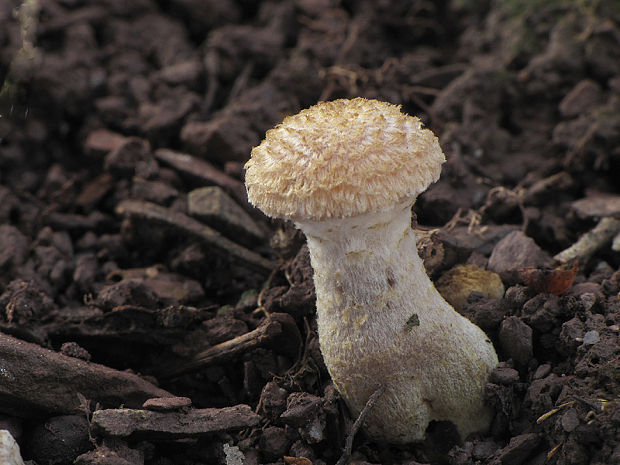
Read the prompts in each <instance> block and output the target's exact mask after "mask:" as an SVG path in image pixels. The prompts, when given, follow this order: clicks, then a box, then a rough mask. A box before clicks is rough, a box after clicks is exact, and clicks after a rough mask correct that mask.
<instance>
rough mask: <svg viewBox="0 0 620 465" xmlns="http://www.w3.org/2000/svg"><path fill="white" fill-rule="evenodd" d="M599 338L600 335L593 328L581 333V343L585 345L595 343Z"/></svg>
mask: <svg viewBox="0 0 620 465" xmlns="http://www.w3.org/2000/svg"><path fill="white" fill-rule="evenodd" d="M600 340H601V337H600V335H599V333H598V331H594V330H593V331H588V332H587V333H585V334H584V335H583V343H584V344H585V345H593V344H596V343H597V342H598V341H600Z"/></svg>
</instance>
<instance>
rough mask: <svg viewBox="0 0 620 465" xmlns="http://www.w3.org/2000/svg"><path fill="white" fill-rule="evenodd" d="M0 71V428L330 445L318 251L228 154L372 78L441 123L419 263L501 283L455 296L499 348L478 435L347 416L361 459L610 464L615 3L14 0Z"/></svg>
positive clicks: (290, 446)
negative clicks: (419, 437)
mask: <svg viewBox="0 0 620 465" xmlns="http://www.w3.org/2000/svg"><path fill="white" fill-rule="evenodd" d="M0 82H1V83H2V88H1V91H0V429H8V430H9V431H10V432H11V434H12V435H13V437H14V438H15V439H16V440H17V441H18V443H19V445H20V447H21V453H22V456H23V458H24V460H26V462H27V463H29V464H38V465H44V464H45V465H47V464H72V463H77V464H82V465H85V464H101V463H107V464H125V465H126V464H132V465H133V464H136V465H142V464H147V465H149V464H157V465H185V464H187V465H189V464H193V465H198V464H212V463H222V464H224V463H230V464H236V463H245V464H258V463H261V464H262V463H278V464H283V463H285V462H286V463H294V464H308V463H312V464H317V465H320V464H332V463H335V462H336V461H337V460H338V458H339V457H340V456H341V454H342V448H343V446H344V444H345V439H346V437H347V434H348V432H349V430H350V428H351V425H352V422H353V419H351V418H349V417H348V414H347V412H346V409H345V408H344V406H343V404H342V402H341V401H340V400H339V399H338V396H337V393H336V391H335V390H334V388H333V385H332V384H331V382H330V380H329V376H328V374H327V371H326V369H325V366H324V365H323V362H322V358H321V353H320V349H319V346H318V341H317V337H316V323H315V310H314V301H315V296H314V290H313V284H312V270H311V268H310V266H309V258H308V252H307V248H306V247H305V246H304V245H303V243H304V241H303V237H302V236H301V235H300V233H298V232H295V231H294V229H293V228H292V227H291V226H290V225H287V224H283V223H277V222H273V221H269V220H267V219H266V218H265V217H264V216H262V215H261V214H260V213H259V212H257V211H256V210H254V209H252V208H251V207H250V206H249V205H248V203H247V201H246V197H245V190H244V187H243V182H242V181H243V164H244V163H245V162H246V161H247V159H248V157H249V154H250V150H251V148H252V147H253V146H255V145H257V144H258V143H260V141H261V139H262V138H263V137H264V134H265V131H266V130H268V129H269V128H271V127H273V126H274V125H275V124H277V123H278V122H280V121H282V119H283V117H284V116H285V115H289V114H294V113H297V112H298V111H299V110H301V109H302V108H306V107H309V106H310V105H313V104H314V103H316V102H317V101H319V100H329V99H335V98H353V97H356V96H362V97H366V98H375V99H380V100H385V101H389V102H392V103H395V104H400V105H402V109H403V111H405V112H407V113H409V114H411V115H416V116H419V117H420V118H421V119H422V120H423V121H424V123H425V124H426V126H427V127H428V128H430V129H431V130H433V131H434V132H435V134H437V135H438V137H439V138H440V143H441V146H442V148H443V150H444V152H445V154H446V158H447V162H446V164H445V165H444V168H443V172H442V177H441V179H440V181H439V182H438V183H436V184H435V185H433V186H432V187H431V188H430V189H429V190H428V191H427V192H426V193H425V194H423V195H422V196H421V197H420V199H419V200H418V202H417V203H416V206H415V209H414V212H415V215H416V218H417V225H415V226H416V228H417V231H416V234H418V244H419V245H418V248H419V250H420V252H421V255H422V257H423V259H424V262H425V265H426V267H427V270H428V271H429V274H430V275H431V277H432V278H433V279H434V280H437V279H439V278H440V277H441V276H442V275H443V274H444V273H445V272H446V271H447V270H449V269H451V268H452V267H453V266H455V265H458V264H464V263H469V264H475V265H477V266H480V267H483V268H487V269H489V270H491V271H493V272H495V273H497V274H498V275H499V276H500V278H501V280H502V282H503V285H504V287H505V288H506V291H505V293H504V295H503V297H501V298H499V299H491V298H487V297H484V295H483V294H481V293H478V292H472V293H471V294H470V295H469V297H468V299H467V302H466V303H465V304H463V306H462V308H461V309H460V311H461V312H462V313H463V314H464V315H465V316H467V317H468V318H470V319H471V320H472V321H474V322H475V323H476V324H477V325H478V326H480V327H481V328H482V329H483V330H484V331H485V332H486V333H487V335H488V336H489V337H490V338H491V340H492V341H493V343H494V345H495V347H496V348H497V351H498V354H499V357H500V366H499V367H498V368H497V369H496V370H495V371H494V372H493V374H492V376H491V378H490V380H489V382H488V384H487V386H486V394H487V398H488V402H489V404H490V405H492V406H493V408H494V409H495V418H494V420H493V423H492V426H491V429H490V430H489V432H488V433H486V434H483V435H479V436H476V437H471V438H463V440H462V441H460V442H459V441H458V440H457V438H456V437H455V436H454V434H453V432H454V429H453V428H451V427H450V425H449V424H434V425H432V427H431V428H430V430H429V431H428V433H427V437H428V440H427V441H426V442H425V443H423V444H412V445H409V446H402V447H394V446H390V445H386V444H377V443H374V442H371V441H369V440H368V439H367V438H366V437H365V436H364V434H363V432H360V433H358V434H357V435H356V437H355V441H354V443H353V454H352V456H351V461H352V462H353V463H359V464H362V463H364V464H365V463H371V464H403V465H404V464H410V465H413V464H445V463H448V464H452V465H469V464H489V465H491V464H512V465H518V464H541V465H542V464H543V463H548V464H558V465H568V464H575V465H577V464H620V300H619V292H620V271H619V267H620V253H619V252H618V250H614V248H612V240H613V236H614V235H615V234H617V232H616V233H614V232H613V231H614V228H617V229H620V227H618V226H617V224H618V220H619V219H620V184H619V183H618V173H620V150H619V149H618V147H620V8H618V6H617V2H614V1H611V0H608V1H572V0H567V1H560V0H553V1H539V0H527V1H524V2H517V1H512V0H511V1H503V2H499V1H491V0H452V1H447V0H446V1H439V2H430V1H419V2H403V1H399V0H386V1H376V0H361V1H345V0H281V1H273V2H270V1H264V2H259V1H255V0H234V1H233V0H200V1H198V0H167V1H155V0H137V1H132V2H127V1H124V0H105V1H89V0H48V1H36V0H28V1H24V2H21V1H15V0H7V1H4V2H0ZM204 186H215V187H216V188H217V189H212V190H209V191H201V193H200V195H197V194H194V195H191V196H190V195H189V193H190V192H192V191H195V190H196V189H198V188H201V187H204ZM601 219H604V221H605V222H604V223H603V224H604V225H605V228H603V229H605V231H611V232H605V231H604V233H603V234H602V235H601V234H595V235H591V236H590V237H591V238H594V239H591V240H593V241H594V242H595V243H593V244H592V246H591V247H586V248H580V250H587V253H581V255H580V256H579V257H578V264H577V266H576V267H575V268H571V266H572V264H573V263H572V262H571V263H568V264H566V265H567V266H565V267H564V268H563V269H556V267H557V265H559V263H557V262H554V260H553V257H554V256H555V255H557V254H558V253H559V252H561V251H563V250H565V249H567V248H569V247H570V246H571V245H573V244H574V243H575V242H576V241H577V240H578V239H579V238H580V237H581V236H582V235H583V234H585V233H586V232H588V231H590V230H592V229H593V228H594V227H595V226H596V225H597V224H598V223H599V221H600V220H601ZM617 229H616V230H615V231H617ZM599 230H602V229H601V228H599ZM618 242H620V239H616V244H617V243H618ZM615 248H616V249H617V248H618V246H617V245H616V246H615ZM412 324H415V321H412ZM153 398H156V399H155V400H150V401H149V402H148V403H147V404H145V406H144V407H142V405H143V402H144V401H146V400H147V399H153ZM246 406H249V407H246ZM121 407H122V408H121ZM119 408H120V409H119ZM142 409H146V410H142ZM95 411H97V414H95V415H93V412H95ZM145 411H148V412H149V413H144V412H145ZM141 412H142V413H141ZM207 416H208V421H207V420H206V418H207ZM115 418H121V420H114V419H115ZM102 419H106V423H105V425H104V424H103V423H102ZM146 419H148V422H146V423H145V421H146ZM141 422H142V423H141ZM291 457H292V458H291Z"/></svg>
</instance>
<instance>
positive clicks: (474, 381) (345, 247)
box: [298, 201, 497, 443]
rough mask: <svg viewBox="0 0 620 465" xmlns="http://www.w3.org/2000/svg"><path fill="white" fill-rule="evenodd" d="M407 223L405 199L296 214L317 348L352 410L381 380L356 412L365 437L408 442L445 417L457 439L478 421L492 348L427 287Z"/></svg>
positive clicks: (486, 415)
mask: <svg viewBox="0 0 620 465" xmlns="http://www.w3.org/2000/svg"><path fill="white" fill-rule="evenodd" d="M410 222H411V201H410V202H407V203H406V204H402V205H399V206H398V207H397V208H395V209H394V210H391V211H387V212H380V213H372V214H366V215H360V216H357V217H351V218H346V219H338V220H336V219H330V220H326V221H322V222H299V223H298V226H299V227H300V228H301V229H302V230H303V231H304V233H305V234H306V237H307V240H308V248H309V249H310V256H311V260H312V267H313V268H314V284H315V288H316V295H317V313H318V328H319V342H320V345H321V352H322V354H323V357H324V360H325V364H326V365H327V368H328V369H329V372H330V375H331V377H332V380H333V382H334V384H335V386H336V388H337V389H338V391H339V392H340V394H341V395H342V397H343V398H344V400H345V401H346V402H347V405H348V406H349V408H350V409H351V411H352V414H353V415H354V416H357V415H358V414H359V412H360V411H361V410H362V408H363V407H364V405H365V404H366V402H367V401H368V398H369V397H370V395H371V394H372V393H373V392H374V391H376V390H377V388H378V387H379V386H381V385H385V386H386V392H385V394H384V395H382V397H381V398H380V399H379V400H378V402H377V404H376V406H375V407H374V408H373V411H372V412H370V414H369V417H368V419H367V421H366V431H367V433H368V434H369V435H370V436H371V437H374V438H375V439H379V440H386V441H389V442H394V443H406V442H412V441H418V440H422V439H423V438H424V434H425V431H426V428H427V427H428V424H429V422H430V421H432V420H445V421H452V422H453V423H454V424H455V425H456V426H457V428H458V430H459V432H460V434H461V436H462V437H463V438H464V437H465V436H466V435H468V434H469V433H472V432H476V431H481V430H484V429H486V428H488V425H489V422H490V419H491V418H490V415H491V413H490V411H489V410H488V408H487V407H486V405H485V401H484V385H485V383H486V382H487V379H488V376H489V374H490V372H491V371H492V370H493V368H494V367H495V366H496V365H497V356H496V354H495V351H494V349H493V346H492V344H491V342H490V341H489V340H488V338H487V337H486V336H485V334H484V333H483V332H482V331H481V330H480V329H479V328H478V327H477V326H475V325H474V324H472V323H471V322H470V321H469V320H467V319H466V318H464V317H462V316H461V315H459V314H458V313H456V312H455V311H454V310H453V309H452V307H451V306H450V305H449V304H448V303H447V302H446V301H445V300H444V299H443V298H442V297H441V295H440V294H439V293H438V292H437V290H436V289H435V286H434V285H433V283H432V282H431V280H430V279H429V278H428V276H427V274H426V271H425V269H424V265H423V263H422V260H421V259H420V257H419V256H418V253H417V250H416V244H415V236H414V233H413V230H412V229H411V227H410Z"/></svg>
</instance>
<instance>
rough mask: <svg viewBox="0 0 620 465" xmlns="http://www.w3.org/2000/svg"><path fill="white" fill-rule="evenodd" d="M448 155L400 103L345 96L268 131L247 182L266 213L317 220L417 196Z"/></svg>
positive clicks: (255, 202)
mask: <svg viewBox="0 0 620 465" xmlns="http://www.w3.org/2000/svg"><path fill="white" fill-rule="evenodd" d="M444 161H445V157H444V154H443V152H442V151H441V147H440V146H439V141H438V140H437V137H435V135H434V134H433V133H432V131H430V130H429V129H423V128H422V122H421V121H420V120H419V119H418V118H416V117H414V116H408V115H405V114H403V113H401V111H400V105H393V104H391V103H387V102H380V101H378V100H368V99H365V98H361V97H358V98H355V99H352V100H346V99H340V100H334V101H331V102H320V103H318V104H317V105H314V106H312V107H310V108H308V109H306V110H302V111H301V112H300V113H298V114H296V115H294V116H287V117H286V118H284V121H282V123H281V124H279V125H277V126H276V127H275V128H273V129H270V130H269V131H267V134H266V136H265V140H263V141H262V143H261V144H260V145H259V146H257V147H254V148H253V149H252V157H251V158H250V160H249V161H248V162H247V163H246V165H245V169H246V175H245V185H246V188H247V190H248V199H249V200H250V202H251V203H252V204H253V205H255V206H256V207H258V208H260V209H261V210H262V211H263V212H265V214H267V215H268V216H272V217H278V218H286V219H292V220H311V221H320V220H324V219H327V218H342V217H349V216H356V215H360V214H364V213H370V212H377V211H381V210H386V209H389V208H391V207H393V206H394V205H396V204H397V203H401V202H404V201H406V200H407V199H411V200H412V201H414V200H415V198H416V197H417V195H418V194H419V193H420V192H423V191H424V190H426V188H427V187H428V186H429V185H430V184H431V183H433V182H435V181H437V179H439V174H440V172H441V164H442V163H443V162H444Z"/></svg>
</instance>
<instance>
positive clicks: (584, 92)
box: [560, 79, 602, 118]
mask: <svg viewBox="0 0 620 465" xmlns="http://www.w3.org/2000/svg"><path fill="white" fill-rule="evenodd" d="M601 97H602V92H601V87H600V86H599V85H598V84H597V83H596V82H594V81H592V80H591V79H584V80H583V81H580V82H579V83H578V84H577V85H576V86H575V87H573V89H571V90H570V91H569V92H568V94H566V96H565V97H564V98H563V99H562V101H561V102H560V113H561V114H562V116H564V117H567V118H572V117H574V116H578V115H580V114H582V113H584V112H586V111H587V110H588V109H589V108H592V107H593V106H596V105H597V104H599V103H600V101H601Z"/></svg>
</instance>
